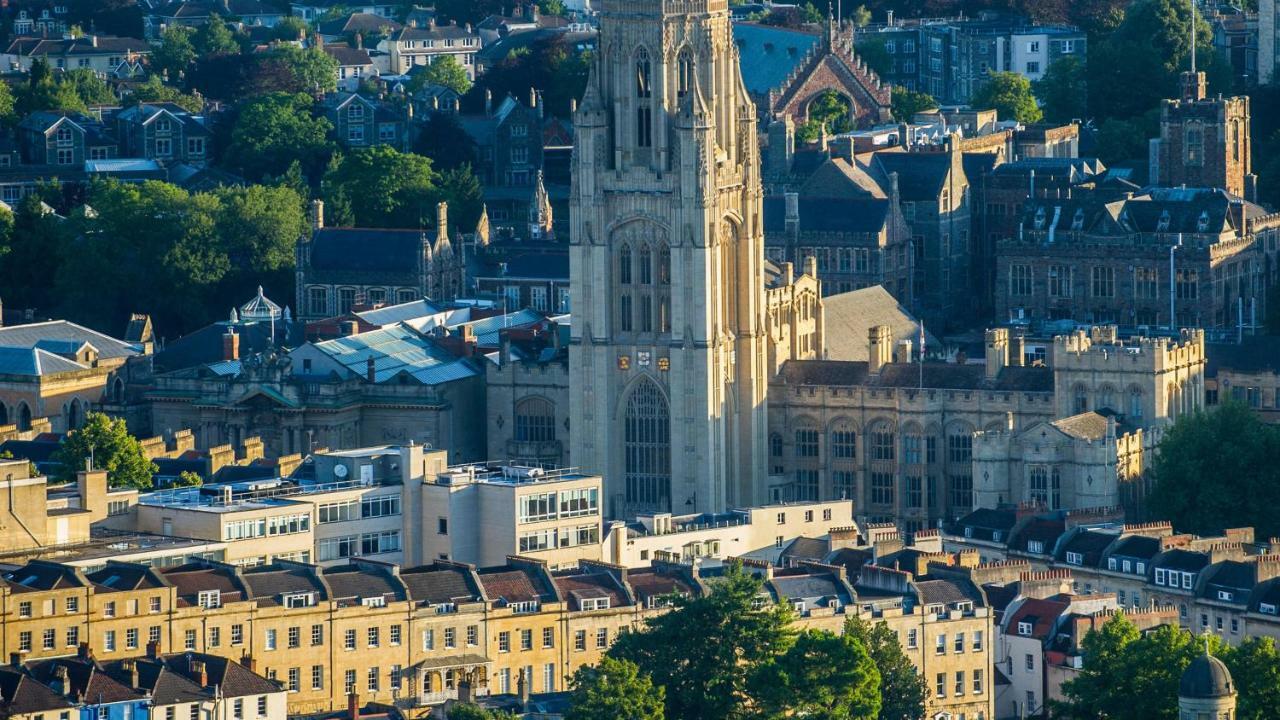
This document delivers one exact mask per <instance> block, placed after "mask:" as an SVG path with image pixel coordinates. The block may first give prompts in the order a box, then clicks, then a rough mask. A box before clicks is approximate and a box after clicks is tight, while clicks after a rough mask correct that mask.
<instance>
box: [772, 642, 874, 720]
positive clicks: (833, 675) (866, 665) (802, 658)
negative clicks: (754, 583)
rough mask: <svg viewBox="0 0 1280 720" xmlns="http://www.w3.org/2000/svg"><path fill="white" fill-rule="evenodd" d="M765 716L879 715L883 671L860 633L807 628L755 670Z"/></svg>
mask: <svg viewBox="0 0 1280 720" xmlns="http://www.w3.org/2000/svg"><path fill="white" fill-rule="evenodd" d="M751 686H752V692H753V693H754V696H755V697H754V700H755V702H754V706H755V707H756V708H758V710H759V715H760V717H761V718H768V719H774V718H776V719H777V720H783V719H784V718H792V717H801V718H812V719H813V720H877V718H879V716H880V687H879V686H880V671H879V670H878V669H877V668H876V665H875V663H874V662H872V661H871V656H870V655H869V654H868V652H867V646H866V645H865V644H864V643H863V641H862V639H861V638H859V637H858V636H857V635H852V634H845V635H841V636H837V635H834V634H832V633H830V632H826V631H818V630H806V631H804V632H801V633H800V634H799V636H797V637H796V640H795V642H794V643H793V644H792V645H791V647H789V648H787V650H786V652H784V653H782V654H781V655H778V656H777V657H774V658H772V659H770V660H768V661H767V662H765V663H763V664H761V665H760V666H759V667H757V668H756V669H755V670H754V672H753V679H752V683H751Z"/></svg>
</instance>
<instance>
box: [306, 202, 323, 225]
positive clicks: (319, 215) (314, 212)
mask: <svg viewBox="0 0 1280 720" xmlns="http://www.w3.org/2000/svg"><path fill="white" fill-rule="evenodd" d="M310 214H311V217H310V218H309V219H310V220H311V229H313V230H323V229H324V201H323V200H312V201H311V213H310Z"/></svg>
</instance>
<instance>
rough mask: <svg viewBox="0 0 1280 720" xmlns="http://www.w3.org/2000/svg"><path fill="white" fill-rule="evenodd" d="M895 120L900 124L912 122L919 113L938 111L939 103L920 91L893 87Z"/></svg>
mask: <svg viewBox="0 0 1280 720" xmlns="http://www.w3.org/2000/svg"><path fill="white" fill-rule="evenodd" d="M892 102H893V104H892V108H893V119H894V120H897V121H898V122H900V123H901V122H911V118H913V117H915V114H916V113H918V112H924V111H926V110H936V109H937V108H938V101H937V100H934V99H933V96H932V95H930V94H928V93H924V92H920V91H918V90H908V89H907V88H904V87H899V86H897V85H895V86H894V87H893V101H892Z"/></svg>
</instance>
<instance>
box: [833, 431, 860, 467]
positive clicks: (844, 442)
mask: <svg viewBox="0 0 1280 720" xmlns="http://www.w3.org/2000/svg"><path fill="white" fill-rule="evenodd" d="M857 456H858V434H857V433H856V432H854V430H853V428H851V427H848V426H846V425H841V426H839V427H835V428H832V430H831V459H832V460H853V459H854V458H856V457H857Z"/></svg>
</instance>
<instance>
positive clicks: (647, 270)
mask: <svg viewBox="0 0 1280 720" xmlns="http://www.w3.org/2000/svg"><path fill="white" fill-rule="evenodd" d="M639 275H640V284H641V285H650V284H652V283H653V257H652V253H651V252H650V251H649V245H648V244H647V243H646V244H643V245H641V246H640V267H639Z"/></svg>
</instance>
